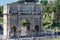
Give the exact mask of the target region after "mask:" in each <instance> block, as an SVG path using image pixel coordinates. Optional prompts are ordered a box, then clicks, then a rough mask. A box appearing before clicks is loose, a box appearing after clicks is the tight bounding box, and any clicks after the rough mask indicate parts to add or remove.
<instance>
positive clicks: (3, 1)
mask: <svg viewBox="0 0 60 40" xmlns="http://www.w3.org/2000/svg"><path fill="white" fill-rule="evenodd" d="M15 1H18V0H0V6H2V5H4V4H7V3H11V2H15ZM39 1H40V0H39Z"/></svg>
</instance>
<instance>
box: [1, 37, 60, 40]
mask: <svg viewBox="0 0 60 40" xmlns="http://www.w3.org/2000/svg"><path fill="white" fill-rule="evenodd" d="M0 40H60V37H31V38H14V39H3V38H0Z"/></svg>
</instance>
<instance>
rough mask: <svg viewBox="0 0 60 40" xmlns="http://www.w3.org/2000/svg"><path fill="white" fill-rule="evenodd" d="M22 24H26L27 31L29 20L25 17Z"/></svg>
mask: <svg viewBox="0 0 60 40" xmlns="http://www.w3.org/2000/svg"><path fill="white" fill-rule="evenodd" d="M22 25H23V26H26V29H27V31H28V30H30V21H29V20H28V19H26V18H24V19H23V20H22Z"/></svg>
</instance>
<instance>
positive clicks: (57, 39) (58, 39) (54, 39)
mask: <svg viewBox="0 0 60 40" xmlns="http://www.w3.org/2000/svg"><path fill="white" fill-rule="evenodd" d="M47 39H48V40H60V38H47Z"/></svg>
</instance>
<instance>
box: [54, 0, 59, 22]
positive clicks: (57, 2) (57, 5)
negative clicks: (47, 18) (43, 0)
mask: <svg viewBox="0 0 60 40" xmlns="http://www.w3.org/2000/svg"><path fill="white" fill-rule="evenodd" d="M55 9H56V10H55V15H54V16H55V20H54V21H55V22H58V23H60V0H56V1H55Z"/></svg>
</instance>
